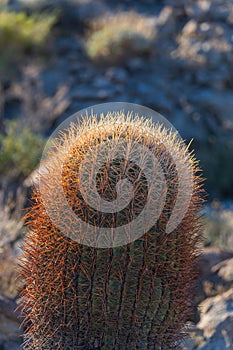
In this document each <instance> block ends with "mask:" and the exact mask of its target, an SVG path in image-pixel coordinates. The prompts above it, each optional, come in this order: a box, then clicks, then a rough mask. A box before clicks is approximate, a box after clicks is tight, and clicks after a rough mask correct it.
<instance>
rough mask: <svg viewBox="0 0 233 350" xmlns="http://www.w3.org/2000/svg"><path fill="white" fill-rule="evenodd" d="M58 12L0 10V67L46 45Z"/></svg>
mask: <svg viewBox="0 0 233 350" xmlns="http://www.w3.org/2000/svg"><path fill="white" fill-rule="evenodd" d="M56 18H57V15H56V14H33V15H30V16H29V15H27V14H26V13H24V12H18V13H16V12H10V11H7V10H2V11H1V12H0V48H1V57H0V68H2V69H3V68H4V66H5V65H7V63H9V62H10V63H11V62H12V61H15V60H16V59H17V60H18V59H20V57H21V56H22V54H23V53H25V52H26V51H27V50H30V51H32V52H33V51H35V50H38V49H42V48H44V47H45V44H46V41H47V38H48V36H49V34H50V31H51V28H52V26H53V25H54V23H55V21H56Z"/></svg>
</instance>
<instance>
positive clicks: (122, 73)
mask: <svg viewBox="0 0 233 350" xmlns="http://www.w3.org/2000/svg"><path fill="white" fill-rule="evenodd" d="M105 76H106V77H107V78H108V79H110V80H111V81H112V82H113V83H120V84H123V83H124V82H125V81H126V80H127V78H128V74H127V71H126V70H125V69H124V68H120V67H109V68H108V69H107V70H106V73H105Z"/></svg>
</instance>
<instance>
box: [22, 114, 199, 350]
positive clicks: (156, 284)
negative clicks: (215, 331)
mask: <svg viewBox="0 0 233 350" xmlns="http://www.w3.org/2000/svg"><path fill="white" fill-rule="evenodd" d="M120 140H124V141H126V143H127V144H128V145H129V144H130V143H131V144H132V141H133V142H136V143H137V144H140V145H142V146H143V147H146V148H147V149H149V150H150V152H152V153H153V155H154V156H155V157H156V159H157V160H158V162H159V164H160V165H161V168H162V170H163V174H164V178H165V180H166V184H165V190H166V196H165V203H164V206H163V208H161V213H160V215H159V219H158V220H157V221H156V222H154V224H153V225H152V226H151V227H150V228H149V230H147V231H146V230H145V231H146V232H144V234H143V235H141V236H140V237H138V238H137V239H136V240H131V241H129V243H127V244H122V245H112V246H109V247H105V248H103V247H97V246H94V245H93V244H92V245H91V246H88V245H86V244H81V243H80V241H78V240H75V239H72V238H71V236H70V237H69V236H68V235H67V234H64V232H62V230H60V229H59V228H58V227H57V225H56V224H55V223H54V222H53V220H51V218H50V216H49V215H48V212H47V211H46V205H45V204H44V201H43V198H42V196H41V192H40V190H39V188H35V190H34V193H33V203H34V204H33V206H32V207H31V209H30V210H29V212H28V213H27V216H26V224H27V227H28V235H27V237H26V238H25V243H24V254H23V256H22V259H21V260H22V265H23V267H22V273H21V275H22V278H23V280H24V282H25V285H24V287H23V290H22V298H21V305H22V314H23V316H24V322H23V324H24V326H25V344H24V346H25V349H30V350H32V349H33V350H51V349H54V350H55V349H56V350H68V349H72V350H76V349H89V350H92V349H103V350H111V349H119V350H120V349H130V350H136V349H140V350H144V349H145V350H146V349H148V350H152V349H156V350H158V349H170V348H172V349H173V348H178V346H179V341H180V339H182V332H183V330H184V326H185V324H186V322H187V320H188V319H189V317H190V314H191V313H192V311H193V306H192V299H193V282H194V281H195V277H196V274H197V273H196V269H195V263H196V259H197V256H198V244H199V241H200V233H199V231H200V220H199V214H198V210H199V208H200V205H201V189H200V178H199V176H198V175H197V172H198V171H199V169H198V166H197V162H196V161H195V160H194V158H193V156H192V155H190V154H189V152H188V150H187V147H186V146H185V144H184V143H183V141H181V140H180V139H178V138H177V137H176V135H175V134H174V133H173V132H172V131H168V130H166V129H163V128H162V127H161V126H158V125H154V124H153V123H152V122H150V121H148V120H145V119H143V118H138V117H134V116H125V115H124V113H123V112H119V113H110V114H108V115H107V116H102V117H101V118H100V119H97V118H95V117H92V118H86V119H84V120H82V121H81V122H79V123H78V126H75V125H73V126H72V127H71V128H70V129H69V130H68V131H67V132H66V133H64V134H63V135H60V137H59V138H58V139H57V140H56V142H55V144H56V147H55V149H54V151H52V152H51V154H50V158H51V159H52V160H49V159H48V161H45V163H44V166H45V168H46V169H47V172H44V173H43V174H40V177H42V180H44V181H45V183H48V184H49V185H50V186H51V188H52V191H54V198H55V199H56V203H55V210H57V211H58V210H59V207H62V205H63V203H60V202H59V196H58V197H56V188H57V182H56V181H58V180H57V179H58V178H59V177H57V176H56V175H57V174H58V172H59V171H60V173H61V179H62V186H63V189H64V194H65V197H66V199H67V202H68V203H69V206H70V208H72V212H73V213H74V214H75V215H76V216H78V217H80V218H81V219H82V220H83V221H84V222H86V223H90V224H91V225H92V226H96V227H101V228H112V227H117V226H121V225H126V224H127V223H128V222H131V221H132V220H134V219H135V218H136V217H137V216H138V215H140V213H141V212H142V210H143V208H144V206H145V203H146V202H147V201H148V200H149V198H150V195H151V194H150V191H149V190H148V186H147V185H148V181H147V179H146V177H145V174H143V172H141V171H140V168H139V167H138V166H137V164H135V163H134V162H132V161H131V162H130V160H129V159H123V158H120V157H119V158H117V159H113V160H112V161H110V162H106V163H105V164H104V165H103V166H102V167H101V169H100V170H99V172H98V176H97V177H96V188H97V189H98V192H99V194H100V197H101V198H103V199H104V200H105V201H109V203H111V201H113V200H115V199H116V198H117V190H116V188H117V183H118V181H119V180H122V179H124V178H127V179H128V180H129V181H130V183H131V184H132V186H133V187H132V188H133V197H132V200H131V201H130V203H129V204H128V206H127V207H126V208H124V209H122V210H121V211H119V212H118V213H113V212H100V211H98V210H97V209H95V208H93V207H91V206H90V205H88V204H87V203H86V201H85V199H84V198H83V195H82V191H81V188H80V178H79V177H78V174H79V170H80V166H81V164H82V161H83V159H84V158H85V155H86V154H87V152H89V151H90V150H92V149H93V148H95V147H97V146H98V145H101V144H103V142H106V141H111V142H110V145H113V146H112V147H114V145H115V144H117V143H118V141H120ZM161 140H162V142H161ZM113 141H114V142H113ZM170 149H173V151H174V152H175V154H176V155H177V159H178V160H179V162H180V164H181V167H182V169H183V172H182V173H183V174H184V173H185V169H189V170H191V172H192V174H193V185H194V186H193V190H192V194H191V197H190V203H189V206H188V207H187V208H185V210H184V208H183V207H181V208H180V210H183V211H184V213H185V215H184V217H183V218H182V220H181V222H179V223H178V225H177V227H175V228H174V229H173V230H172V231H170V232H167V229H166V227H167V224H168V221H169V219H170V218H171V215H172V212H173V210H174V207H175V203H176V199H177V194H178V190H179V188H178V187H179V186H178V185H179V181H181V180H182V181H183V183H182V186H183V188H185V179H182V178H179V176H178V171H177V165H176V161H177V160H176V161H174V159H173V157H172V156H171V154H170V152H169V150H170ZM64 150H68V151H67V152H64ZM110 151H111V150H110ZM64 154H65V156H64ZM140 156H141V157H143V156H144V155H143V154H141V155H140ZM62 157H63V158H62ZM61 160H62V161H61ZM59 167H62V169H59ZM93 167H94V164H93ZM155 181H161V179H160V178H159V177H158V178H157V179H156V177H155ZM159 187H160V184H159V183H158V188H159ZM90 190H91V189H90ZM47 200H48V201H49V200H51V201H52V200H54V199H53V198H50V197H49V195H48V198H47ZM157 200H158V201H159V200H160V198H158V199H157ZM178 209H179V208H178ZM63 215H64V221H66V229H67V230H70V231H72V230H73V228H72V220H71V221H70V222H69V220H66V212H64V213H62V216H63ZM69 225H70V227H69ZM129 233H130V232H129ZM72 234H73V235H74V234H75V232H73V233H72ZM80 234H81V236H82V235H83V237H85V232H79V235H80ZM106 239H107V238H106Z"/></svg>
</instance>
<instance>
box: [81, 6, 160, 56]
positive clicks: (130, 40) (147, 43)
mask: <svg viewBox="0 0 233 350" xmlns="http://www.w3.org/2000/svg"><path fill="white" fill-rule="evenodd" d="M154 37H155V30H154V26H153V19H151V18H150V17H147V16H143V15H139V14H137V13H136V12H133V11H131V12H122V13H118V14H116V15H112V16H107V17H105V18H100V19H97V20H95V21H94V22H93V23H92V25H91V30H90V32H89V35H88V37H87V41H86V46H85V47H86V52H87V55H88V56H89V57H90V58H91V59H93V60H97V61H98V60H104V61H111V62H112V61H113V62H114V61H118V60H121V59H123V58H125V57H127V56H130V55H133V54H142V53H145V52H149V51H150V50H151V45H152V42H153V40H154Z"/></svg>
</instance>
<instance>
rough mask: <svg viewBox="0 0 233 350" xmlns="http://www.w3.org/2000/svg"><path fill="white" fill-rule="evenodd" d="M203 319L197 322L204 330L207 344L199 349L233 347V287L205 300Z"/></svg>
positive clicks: (217, 349)
mask: <svg viewBox="0 0 233 350" xmlns="http://www.w3.org/2000/svg"><path fill="white" fill-rule="evenodd" d="M199 308H200V312H201V319H200V322H199V323H198V324H197V327H198V328H199V329H202V330H203V333H204V337H205V344H204V345H203V346H201V347H200V348H198V349H199V350H219V349H221V350H225V349H229V350H230V349H232V348H233V332H232V329H233V289H230V290H228V291H227V292H225V293H223V294H221V295H217V296H215V297H212V298H208V299H206V300H204V301H203V302H202V303H201V304H200V306H199Z"/></svg>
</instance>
